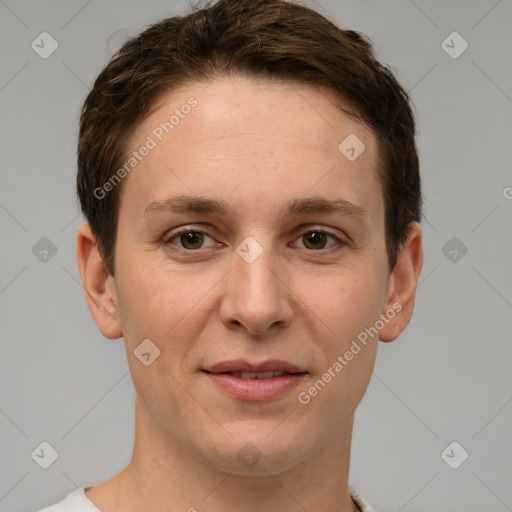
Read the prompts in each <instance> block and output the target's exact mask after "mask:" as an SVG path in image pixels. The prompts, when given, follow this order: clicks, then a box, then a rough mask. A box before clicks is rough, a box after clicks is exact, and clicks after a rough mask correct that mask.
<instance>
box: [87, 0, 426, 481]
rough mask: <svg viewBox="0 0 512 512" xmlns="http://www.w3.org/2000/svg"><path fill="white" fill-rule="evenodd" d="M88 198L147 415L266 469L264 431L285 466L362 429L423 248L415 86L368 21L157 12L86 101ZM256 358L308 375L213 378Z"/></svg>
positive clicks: (98, 283) (227, 464) (219, 460)
mask: <svg viewBox="0 0 512 512" xmlns="http://www.w3.org/2000/svg"><path fill="white" fill-rule="evenodd" d="M78 195H79V199H80V204H81V207H82V211H83V213H84V215H85V217H86V219H87V224H86V225H84V226H82V227H81V228H80V230H79V236H78V255H79V263H80V272H81V276H82V281H83V283H84V289H85V291H86V296H87V300H88V302H89V305H90V308H91V311H92V314H93V316H94V318H95V321H96V323H97V325H98V327H99V328H100V330H101V331H102V333H103V334H104V335H105V336H106V337H108V338H119V337H121V336H123V337H124V339H125V345H126V349H127V356H128V362H129V365H130V370H131V374H132V378H133V380H134V384H135V388H136V390H137V393H138V396H139V397H140V400H141V404H143V407H144V413H145V417H146V418H147V421H153V422H154V424H155V425H158V428H159V429H161V431H162V432H165V433H166V435H168V436H169V439H173V440H175V441H176V442H177V443H179V444H180V446H185V447H187V449H188V450H189V451H190V452H191V453H195V454H197V456H198V457H202V458H203V459H205V460H206V461H207V462H208V463H210V464H214V465H217V466H218V467H223V468H225V469H226V470H229V471H233V470H236V471H257V467H258V464H257V463H255V464H254V465H253V464H251V466H250V468H248V467H247V464H245V466H244V462H243V457H239V454H240V450H242V453H243V449H244V446H246V445H247V443H248V442H249V441H250V442H251V443H252V445H251V446H255V447H257V450H258V452H259V453H260V454H261V455H262V461H263V460H264V461H265V467H266V468H267V469H269V468H270V469H271V470H272V471H276V472H277V471H281V470H284V469H286V468H287V467H290V466H291V465H293V464H296V463H298V462H300V461H301V460H305V459H306V458H307V457H308V456H311V455H312V454H314V453H318V452H319V451H321V449H322V448H325V447H326V446H327V444H328V443H329V441H330V440H331V441H332V440H334V439H336V437H337V436H339V435H340V432H342V431H344V429H345V430H347V429H348V430H349V429H350V425H351V420H352V418H353V413H354V410H355V408H356V407H357V404H358V403H359V401H360V399H361V398H362V396H363V394H364V392H365V390H366V387H367V384H368V381H369V378H370V374H371V370H372V368H373V363H374V359H375V353H376V346H377V341H378V339H381V340H383V341H392V340H394V339H395V338H396V337H397V336H398V334H399V333H400V332H401V331H402V330H403V329H404V328H405V327H406V325H407V323H408V322H409V320H410V317H411V315H412V310H413V306H414V292H415V287H416V284H417V279H418V275H419V272H420V270H421V264H422V251H421V230H420V228H419V226H418V222H419V221H420V212H421V192H420V178H419V169H418V156H417V151H416V146H415V126H414V118H413V114H412V111H411V107H410V103H409V98H408V96H407V94H406V93H405V91H404V90H403V88H402V87H401V86H400V85H399V83H398V82H397V80H396V79H395V78H394V76H393V75H392V73H391V71H390V70H389V69H387V68H386V67H383V66H382V65H381V64H380V63H379V62H378V61H377V60H376V58H375V56H374V54H373V51H372V48H371V45H370V43H369V42H368V41H367V40H366V39H365V38H364V37H363V36H361V35H359V34H357V33H356V32H353V31H350V30H342V29H340V28H338V27H336V26H335V25H334V24H333V23H331V22H330V21H328V20H327V19H326V18H324V17H323V16H321V15H320V14H318V13H316V12H314V11H313V10H310V9H308V8H307V7H304V6H300V5H297V4H292V3H289V2H285V1H278V0H276V1H269V0H253V1H250V2H246V1H239V0H236V1H235V0H221V1H220V2H218V3H216V4H215V5H213V6H211V7H208V8H204V9H201V10H196V11H194V12H193V13H191V14H189V15H188V16H186V17H174V18H169V19H166V20H163V21H162V22H160V23H157V24H155V25H153V26H151V27H149V28H148V29H147V30H145V31H144V32H143V33H141V34H140V35H139V36H138V37H136V38H134V39H132V40H130V41H128V42H127V43H126V44H125V45H124V46H123V47H122V48H121V49H120V50H119V52H118V53H117V54H116V55H115V56H114V57H113V58H112V60H111V61H110V62H109V64H108V65H107V66H106V68H105V69H104V70H103V71H102V72H101V73H100V75H99V76H98V78H97V80H96V82H95V84H94V87H93V89H92V90H91V91H90V93H89V95H88V97H87V99H86V101H85V103H84V107H83V110H82V115H81V121H80V135H79V145H78ZM146 339H149V340H151V343H150V344H149V345H147V342H146V345H142V346H143V347H146V348H145V349H144V350H145V351H146V353H147V352H148V350H149V352H151V353H152V354H154V356H155V355H156V354H158V351H159V355H158V357H156V358H154V360H153V357H154V356H150V359H151V364H148V365H145V364H143V363H142V362H141V360H140V359H139V358H138V357H137V353H138V352H137V350H139V349H138V347H140V346H141V345H140V344H141V342H143V340H146ZM148 347H149V348H148ZM157 349H158V350H157ZM139 352H140V350H139ZM349 352H350V353H351V354H352V355H350V354H348V353H349ZM345 355H346V357H344V356H345ZM139 356H140V354H139ZM340 357H341V359H340ZM241 359H243V360H246V361H249V362H250V363H255V364H257V363H260V362H262V361H267V360H269V359H279V360H284V361H287V362H288V363H291V364H293V365H295V366H296V367H297V368H296V370H295V372H298V373H300V374H301V375H300V376H297V379H296V380H297V382H298V384H297V386H296V387H295V388H294V389H293V390H292V391H290V392H288V393H285V394H283V395H280V396H276V398H274V399H270V400H264V401H259V400H256V401H247V400H244V399H243V397H238V398H237V397H234V396H232V395H231V394H228V393H226V392H225V391H223V390H222V389H220V388H219V387H217V386H216V385H213V386H212V380H211V373H215V372H209V371H208V370H212V367H213V366H215V365H216V364H217V363H219V362H222V361H226V360H241ZM336 363H338V364H337V365H336ZM299 370H300V371H299ZM326 375H327V376H326ZM320 381H321V382H320ZM322 383H323V384H322ZM315 389H316V391H315ZM242 394H243V392H242ZM327 405H328V407H327ZM326 410H327V412H326ZM286 416H289V417H290V418H292V421H289V420H287V421H285V422H283V418H285V417H286ZM281 423H282V424H281ZM291 454H293V456H291Z"/></svg>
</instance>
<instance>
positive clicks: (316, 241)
mask: <svg viewBox="0 0 512 512" xmlns="http://www.w3.org/2000/svg"><path fill="white" fill-rule="evenodd" d="M302 240H303V242H304V245H305V246H306V247H307V248H308V249H323V248H324V247H325V244H326V243H327V235H326V234H325V233H320V232H318V231H312V232H311V233H307V234H305V235H303V237H302Z"/></svg>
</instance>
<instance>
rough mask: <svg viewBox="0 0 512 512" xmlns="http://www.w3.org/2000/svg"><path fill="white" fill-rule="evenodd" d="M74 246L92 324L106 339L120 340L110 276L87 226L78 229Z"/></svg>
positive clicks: (117, 316)
mask: <svg viewBox="0 0 512 512" xmlns="http://www.w3.org/2000/svg"><path fill="white" fill-rule="evenodd" d="M76 247H77V257H78V267H79V270H80V278H81V280H82V287H83V289H84V292H85V298H86V300H87V303H88V304H89V309H90V310H91V314H92V316H93V318H94V321H95V322H96V325H97V326H98V329H99V330H100V331H101V333H102V334H103V336H105V337H106V338H109V339H117V338H120V337H121V336H122V335H123V330H122V327H121V324H120V322H119V313H118V309H117V299H116V294H115V288H114V281H113V277H112V276H110V275H109V273H108V272H107V268H106V266H105V263H104V262H103V259H102V258H101V255H100V253H99V251H98V247H97V244H96V237H95V236H94V234H93V232H92V229H91V227H90V225H89V224H88V223H85V224H82V225H81V226H80V227H79V228H78V232H77V241H76Z"/></svg>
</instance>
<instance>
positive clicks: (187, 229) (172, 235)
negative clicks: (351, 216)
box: [162, 227, 349, 254]
mask: <svg viewBox="0 0 512 512" xmlns="http://www.w3.org/2000/svg"><path fill="white" fill-rule="evenodd" d="M186 233H199V234H203V235H207V236H209V237H210V238H211V239H212V240H213V239H214V238H213V237H212V236H210V235H209V234H208V232H207V231H203V230H201V229H193V228H190V227H183V228H179V229H178V230H177V231H175V232H173V233H170V234H168V236H166V237H164V239H163V240H162V244H163V245H165V246H166V247H168V246H169V245H173V244H172V242H173V241H174V240H176V239H179V237H180V236H181V235H183V234H186ZM309 233H322V234H325V235H327V236H328V237H331V238H332V239H333V240H334V241H335V242H336V245H335V246H334V247H330V248H328V249H316V250H315V249H307V247H299V249H305V250H306V251H308V252H313V253H323V254H326V253H327V254H329V253H332V252H336V251H339V250H341V249H343V248H344V247H346V246H348V245H349V243H348V242H347V241H345V240H342V239H340V238H339V237H337V236H336V235H335V234H334V233H331V232H330V231H327V230H325V229H322V228H314V229H309V230H307V231H304V232H303V233H302V234H301V235H300V236H298V237H297V238H296V239H295V240H299V239H300V238H302V237H304V236H305V235H307V234H309ZM174 247H175V248H176V249H177V250H180V251H184V252H188V253H194V252H197V253H198V252H200V251H201V250H203V249H205V248H199V249H187V248H185V247H176V246H174ZM206 249H208V248H206Z"/></svg>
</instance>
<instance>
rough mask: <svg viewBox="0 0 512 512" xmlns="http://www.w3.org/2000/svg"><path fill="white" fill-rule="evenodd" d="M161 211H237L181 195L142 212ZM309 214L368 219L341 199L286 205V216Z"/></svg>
mask: <svg viewBox="0 0 512 512" xmlns="http://www.w3.org/2000/svg"><path fill="white" fill-rule="evenodd" d="M161 211H163V212H170V213H187V212H189V213H207V214H212V215H219V216H225V217H227V216H229V215H231V216H236V215H237V211H232V210H231V209H230V208H229V207H228V205H227V204H226V203H225V202H224V201H219V200H216V199H211V198H207V197H198V196H187V195H182V196H176V197H171V198H169V199H165V200H162V201H154V202H152V203H150V204H149V205H148V206H147V207H146V208H145V210H144V217H148V216H150V215H152V214H153V213H156V212H161ZM311 213H334V214H338V215H342V216H349V217H355V218H360V219H361V220H364V219H365V218H366V217H368V212H367V211H366V210H365V209H364V208H363V207H362V206H360V205H357V204H354V203H351V202H350V201H347V200H346V199H341V198H339V199H325V198H323V197H308V198H302V199H295V200H293V201H290V202H289V203H288V208H287V211H286V215H287V216H292V215H304V214H311Z"/></svg>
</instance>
